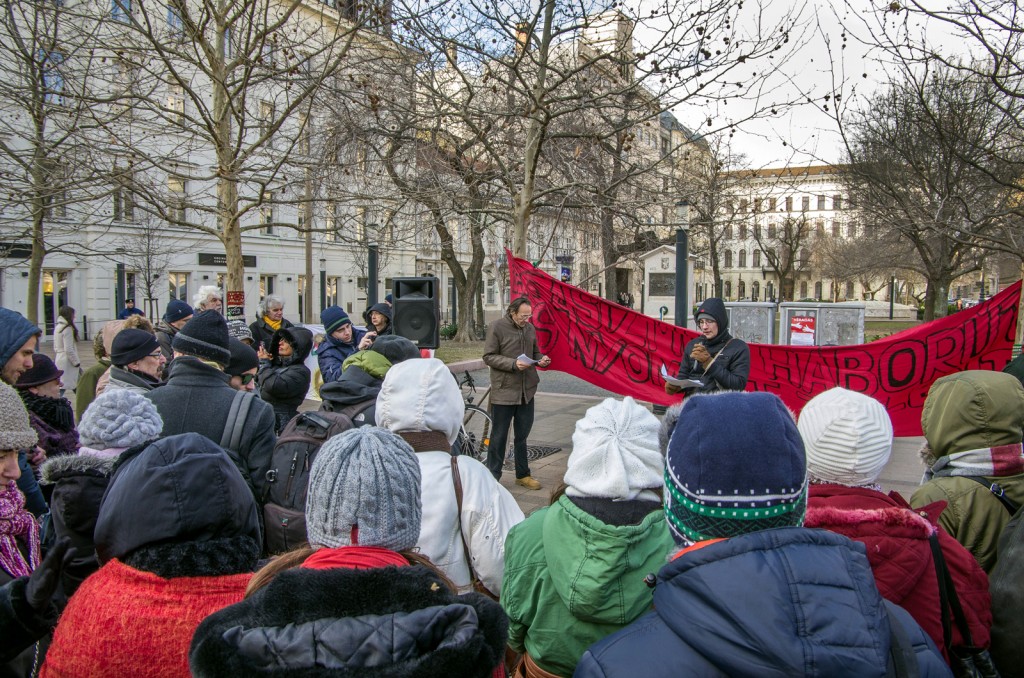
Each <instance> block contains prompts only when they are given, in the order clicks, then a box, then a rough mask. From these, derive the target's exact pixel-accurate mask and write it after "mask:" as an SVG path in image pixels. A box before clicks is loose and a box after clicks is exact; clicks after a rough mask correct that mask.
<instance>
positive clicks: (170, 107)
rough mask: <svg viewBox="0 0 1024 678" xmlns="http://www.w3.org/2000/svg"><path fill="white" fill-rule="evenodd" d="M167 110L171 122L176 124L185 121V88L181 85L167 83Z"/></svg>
mask: <svg viewBox="0 0 1024 678" xmlns="http://www.w3.org/2000/svg"><path fill="white" fill-rule="evenodd" d="M167 112H168V116H169V117H170V119H171V122H173V123H176V124H178V125H182V124H184V123H185V89H184V88H183V87H182V86H181V85H178V84H171V85H168V87H167Z"/></svg>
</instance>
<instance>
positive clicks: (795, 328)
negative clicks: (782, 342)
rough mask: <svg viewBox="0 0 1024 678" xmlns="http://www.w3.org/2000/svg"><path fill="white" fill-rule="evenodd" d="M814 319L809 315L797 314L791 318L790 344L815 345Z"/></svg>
mask: <svg viewBox="0 0 1024 678" xmlns="http://www.w3.org/2000/svg"><path fill="white" fill-rule="evenodd" d="M814 321H815V318H814V317H813V316H809V315H795V316H793V317H791V318H790V319H789V344H790V345H791V346H814Z"/></svg>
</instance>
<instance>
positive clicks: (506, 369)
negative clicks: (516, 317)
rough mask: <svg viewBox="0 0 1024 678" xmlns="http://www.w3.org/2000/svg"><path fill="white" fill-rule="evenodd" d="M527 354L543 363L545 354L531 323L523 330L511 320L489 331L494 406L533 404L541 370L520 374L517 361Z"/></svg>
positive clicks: (486, 347)
mask: <svg viewBox="0 0 1024 678" xmlns="http://www.w3.org/2000/svg"><path fill="white" fill-rule="evenodd" d="M524 353H525V354H526V355H527V356H529V357H530V358H533V359H534V360H540V359H541V358H542V357H543V356H544V354H543V353H541V352H540V348H538V347H537V329H536V328H535V327H534V326H533V325H532V324H530V323H526V325H524V326H523V327H519V326H518V325H516V324H515V323H514V322H512V319H511V318H509V317H508V316H504V317H502V318H499V319H498V320H495V321H494V322H492V323H491V324H490V325H489V326H488V327H487V338H486V340H485V341H484V363H485V364H486V365H487V366H488V367H490V368H491V393H490V395H489V396H488V398H489V399H490V401H491V404H492V405H519V404H522V403H528V402H530V401H531V400H533V396H534V395H536V393H537V385H538V384H540V376H539V375H538V374H537V368H536V366H534V367H528V368H526V369H525V370H520V369H518V368H517V367H516V358H518V357H519V356H520V355H522V354H524Z"/></svg>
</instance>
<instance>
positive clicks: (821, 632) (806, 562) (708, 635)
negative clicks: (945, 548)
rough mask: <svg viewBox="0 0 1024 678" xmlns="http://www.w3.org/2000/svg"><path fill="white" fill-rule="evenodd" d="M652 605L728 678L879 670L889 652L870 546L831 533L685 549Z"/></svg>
mask: <svg viewBox="0 0 1024 678" xmlns="http://www.w3.org/2000/svg"><path fill="white" fill-rule="evenodd" d="M654 609H655V612H656V614H657V615H658V616H659V617H660V618H661V619H662V621H663V622H664V623H665V624H666V625H667V626H668V627H669V628H670V629H671V630H672V631H673V632H674V633H675V634H676V635H677V636H679V638H680V639H682V641H683V642H685V643H686V644H687V645H688V646H689V647H690V648H691V649H692V650H693V651H694V652H696V653H699V654H701V655H703V656H705V657H707V658H708V660H709V662H711V663H713V665H714V666H715V667H716V668H717V669H718V671H720V672H721V673H722V675H744V674H749V673H750V667H752V666H758V667H763V668H764V671H763V672H762V673H763V674H764V675H805V674H806V673H808V670H809V668H810V667H813V673H814V674H815V675H822V676H840V675H844V676H853V675H857V676H868V675H880V674H879V672H880V671H881V672H882V673H883V674H884V671H885V666H886V661H887V658H888V654H889V620H888V615H887V611H886V608H885V606H884V603H883V600H882V597H881V596H880V595H879V594H878V590H877V589H876V588H875V585H874V578H873V575H872V572H871V566H870V565H869V564H868V560H867V558H866V557H865V555H864V547H863V546H862V545H861V544H858V543H856V542H853V541H850V540H849V539H847V538H846V537H843V536H840V535H837V534H832V533H830V532H826V531H824V530H808V529H805V528H802V527H784V528H778V529H772V530H763V531H760V532H753V533H750V534H745V535H741V536H738V537H733V538H731V539H727V540H725V541H721V542H717V543H712V544H709V545H707V546H704V547H703V548H701V549H698V550H696V551H691V552H688V553H684V554H682V555H681V556H679V557H677V558H676V559H675V560H673V561H672V562H671V563H669V564H668V565H666V566H665V567H664V568H663V569H662V571H661V572H659V573H658V584H657V587H656V588H655V591H654ZM879 667H881V669H879Z"/></svg>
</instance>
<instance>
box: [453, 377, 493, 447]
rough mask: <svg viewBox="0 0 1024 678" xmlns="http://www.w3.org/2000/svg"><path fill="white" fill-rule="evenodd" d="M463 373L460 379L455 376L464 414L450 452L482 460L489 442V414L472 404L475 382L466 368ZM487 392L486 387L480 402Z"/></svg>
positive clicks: (474, 396)
mask: <svg viewBox="0 0 1024 678" xmlns="http://www.w3.org/2000/svg"><path fill="white" fill-rule="evenodd" d="M465 375H466V376H465V377H463V378H462V379H459V378H458V377H456V378H455V380H456V382H457V383H458V384H459V389H460V390H462V391H463V399H464V401H465V403H466V414H465V415H464V416H463V418H462V426H461V427H460V428H459V435H458V437H457V438H456V439H455V445H453V446H452V453H453V454H455V455H460V454H461V455H465V456H467V457H473V458H474V459H477V460H479V461H482V462H484V461H487V448H488V446H489V445H490V443H491V415H489V414H487V411H486V410H484V408H482V407H480V406H479V405H474V404H473V401H474V400H475V399H476V382H474V381H473V375H471V374H470V373H469V371H468V370H467V371H466V373H465ZM453 376H454V375H453ZM489 392H490V389H487V391H486V392H485V393H484V395H483V398H481V399H480V401H481V402H483V400H484V398H486V397H487V393H489Z"/></svg>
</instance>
